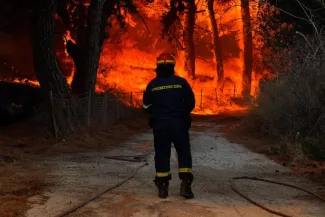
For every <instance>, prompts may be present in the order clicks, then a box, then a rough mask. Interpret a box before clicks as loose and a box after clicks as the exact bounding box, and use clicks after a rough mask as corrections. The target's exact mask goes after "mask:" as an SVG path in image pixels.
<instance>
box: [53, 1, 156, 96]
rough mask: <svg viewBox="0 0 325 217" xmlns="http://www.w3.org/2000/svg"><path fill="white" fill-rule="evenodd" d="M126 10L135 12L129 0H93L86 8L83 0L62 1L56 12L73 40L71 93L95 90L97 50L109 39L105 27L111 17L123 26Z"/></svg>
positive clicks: (135, 9) (69, 49)
mask: <svg viewBox="0 0 325 217" xmlns="http://www.w3.org/2000/svg"><path fill="white" fill-rule="evenodd" d="M148 2H149V3H150V2H152V1H148ZM127 12H129V13H138V11H137V8H136V6H135V4H134V3H133V1H131V0H110V1H109V0H92V1H91V3H90V6H89V7H88V9H87V7H86V6H85V0H84V1H79V2H75V1H73V0H61V2H60V7H59V10H58V15H59V16H60V18H61V19H62V21H63V23H65V25H66V26H67V28H68V30H70V31H71V32H72V33H73V35H75V40H76V43H74V42H72V41H71V40H70V41H68V43H67V51H68V53H69V55H70V56H71V57H72V58H73V60H74V63H75V67H76V71H75V74H74V78H73V81H72V85H71V87H72V92H73V93H74V94H83V93H86V92H89V91H91V92H95V85H96V78H97V69H98V62H99V57H100V52H101V50H102V46H103V43H104V41H105V39H107V38H108V34H107V33H106V29H107V28H109V27H111V24H110V23H109V22H108V20H109V19H110V18H112V17H114V18H115V19H116V20H117V21H118V22H119V23H120V25H121V26H122V27H124V25H125V22H124V21H125V20H124V19H125V17H126V13H127Z"/></svg>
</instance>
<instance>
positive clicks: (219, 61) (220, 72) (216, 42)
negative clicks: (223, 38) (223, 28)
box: [208, 0, 224, 91]
mask: <svg viewBox="0 0 325 217" xmlns="http://www.w3.org/2000/svg"><path fill="white" fill-rule="evenodd" d="M214 2H215V1H214V0H208V10H209V17H210V23H211V26H212V34H213V35H212V38H213V50H214V56H215V61H216V70H217V76H218V86H219V90H221V91H222V89H223V84H222V83H223V79H224V67H223V53H222V47H221V43H220V37H219V29H218V25H217V21H216V17H215V13H214Z"/></svg>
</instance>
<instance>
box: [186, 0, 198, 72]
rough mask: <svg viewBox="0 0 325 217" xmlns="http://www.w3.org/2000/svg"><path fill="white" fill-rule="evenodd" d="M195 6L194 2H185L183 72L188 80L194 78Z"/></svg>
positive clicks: (191, 0) (193, 0)
mask: <svg viewBox="0 0 325 217" xmlns="http://www.w3.org/2000/svg"><path fill="white" fill-rule="evenodd" d="M195 13H196V5H195V0H188V1H187V2H186V11H185V27H184V33H183V34H184V47H185V63H184V64H185V70H186V71H187V73H188V76H189V77H190V78H194V77H195V43H194V25H195Z"/></svg>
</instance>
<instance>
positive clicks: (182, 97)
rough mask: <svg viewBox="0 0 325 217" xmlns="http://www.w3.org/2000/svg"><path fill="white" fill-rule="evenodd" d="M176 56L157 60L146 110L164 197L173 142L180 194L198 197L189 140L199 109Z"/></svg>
mask: <svg viewBox="0 0 325 217" xmlns="http://www.w3.org/2000/svg"><path fill="white" fill-rule="evenodd" d="M174 67H175V57H174V55H173V54H171V53H168V52H165V53H162V54H161V55H160V56H159V57H158V58H157V68H156V78H154V79H153V80H152V81H151V82H150V83H149V84H148V85H147V88H146V90H145V92H144V94H143V108H144V109H145V110H146V111H147V112H148V113H149V114H150V121H149V124H150V126H151V128H153V135H154V147H155V169H156V177H155V180H154V182H155V184H156V186H157V188H158V192H159V193H158V195H159V197H160V198H167V197H168V186H169V181H170V180H171V172H170V156H171V143H173V144H174V147H175V149H176V152H177V156H178V166H179V174H178V175H179V178H180V179H181V180H182V183H181V189H180V195H181V196H182V197H184V198H187V199H192V198H194V194H193V192H192V189H191V184H192V181H193V175H192V155H191V147H190V141H189V128H190V126H191V118H190V113H191V112H192V110H193V109H194V107H195V98H194V93H193V91H192V89H191V87H190V85H189V83H188V82H187V81H186V80H185V79H184V78H181V77H179V76H176V75H175V74H174Z"/></svg>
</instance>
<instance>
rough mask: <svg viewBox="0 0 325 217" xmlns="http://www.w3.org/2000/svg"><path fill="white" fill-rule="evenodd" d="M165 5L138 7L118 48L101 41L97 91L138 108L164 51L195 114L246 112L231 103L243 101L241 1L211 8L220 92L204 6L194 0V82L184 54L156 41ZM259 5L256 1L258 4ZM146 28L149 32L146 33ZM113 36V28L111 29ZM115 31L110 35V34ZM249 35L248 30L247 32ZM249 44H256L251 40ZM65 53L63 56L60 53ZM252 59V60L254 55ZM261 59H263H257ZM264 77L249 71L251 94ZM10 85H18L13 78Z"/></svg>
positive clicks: (111, 42) (66, 57) (67, 59)
mask: <svg viewBox="0 0 325 217" xmlns="http://www.w3.org/2000/svg"><path fill="white" fill-rule="evenodd" d="M168 2H169V1H168V0H164V1H155V2H154V3H153V4H150V5H140V4H139V5H138V7H139V9H140V10H139V11H140V13H141V16H143V17H144V18H145V19H144V20H145V22H146V23H145V24H144V23H143V19H142V18H143V17H142V18H140V17H139V15H130V14H128V17H127V19H126V21H127V24H128V30H127V34H124V35H122V36H118V38H119V39H118V40H120V41H121V42H122V43H116V41H114V40H115V38H116V37H115V38H114V37H111V38H110V39H109V40H108V41H107V42H105V44H104V47H103V51H102V55H101V59H100V65H99V69H98V77H97V84H96V91H97V92H103V91H106V90H108V89H111V88H112V87H114V88H115V89H116V90H118V91H116V93H117V92H120V93H123V94H122V95H123V96H124V98H122V100H123V101H124V102H125V103H126V104H131V103H132V105H137V106H140V105H141V101H142V94H143V91H144V90H145V88H146V85H147V84H148V82H149V81H150V80H151V79H153V78H154V77H155V67H156V63H155V62H156V57H157V56H158V55H159V54H160V53H162V52H164V51H171V52H174V53H176V73H177V74H178V75H180V76H182V77H185V78H187V80H188V81H189V83H190V85H191V86H192V88H193V90H194V92H195V97H196V104H197V106H196V108H195V110H194V113H196V114H217V113H219V112H221V111H225V110H231V111H239V110H245V109H247V107H246V106H240V103H235V102H236V100H237V101H238V99H240V98H242V91H243V71H244V61H243V59H244V57H243V50H244V36H243V21H242V14H241V13H242V12H241V7H240V0H237V2H236V4H235V5H232V6H231V7H230V6H229V5H219V4H217V3H215V4H216V5H215V12H216V19H217V22H218V25H219V28H220V32H219V37H220V38H221V39H222V42H223V43H224V44H223V47H224V48H226V49H225V52H226V54H225V58H224V60H223V63H224V83H223V85H224V88H223V91H220V88H218V87H219V86H218V85H220V84H218V81H217V72H216V62H215V60H214V56H213V49H212V39H211V37H212V36H211V31H212V30H211V29H212V27H211V23H210V21H209V14H208V9H207V1H200V0H197V1H196V2H197V11H198V13H196V24H197V26H196V27H195V34H194V35H195V43H196V47H195V49H196V56H197V58H196V72H195V74H196V76H195V78H194V79H190V78H188V77H187V73H186V70H185V68H184V51H183V50H182V49H180V48H177V47H173V46H172V45H171V44H170V43H169V42H167V41H166V40H162V39H160V38H161V28H162V27H161V24H160V18H161V15H162V14H163V13H164V12H165V11H166V5H168ZM255 4H258V1H257V3H255ZM250 10H251V14H250V15H251V18H252V20H254V19H255V18H256V17H257V13H258V12H257V10H258V9H257V7H255V5H254V4H252V5H251V7H250ZM147 27H148V29H149V31H148V30H147ZM110 31H112V32H110V33H109V34H110V35H111V36H114V33H116V29H114V30H110ZM114 31H115V32H114ZM252 31H253V30H252ZM65 37H66V40H64V43H67V40H73V38H72V37H71V35H70V32H69V31H67V32H66V33H65ZM253 42H254V43H255V41H254V39H253ZM60 52H61V53H60V57H61V58H62V56H64V57H63V59H61V62H63V63H68V64H69V65H72V66H73V60H72V58H71V57H69V55H68V53H67V52H66V51H60ZM62 52H65V53H62ZM254 57H255V56H254ZM260 58H262V56H261V55H260ZM263 73H265V72H260V71H253V73H252V83H251V95H252V96H253V97H255V96H256V95H257V94H258V84H259V80H260V79H261V77H262V74H263ZM73 75H74V69H73V67H71V72H70V75H69V76H67V81H68V83H69V84H71V82H72V79H73ZM12 82H15V83H22V81H20V80H18V79H16V80H14V81H12ZM29 82H30V83H29V84H30V85H34V86H38V85H39V83H38V82H37V81H29Z"/></svg>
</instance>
